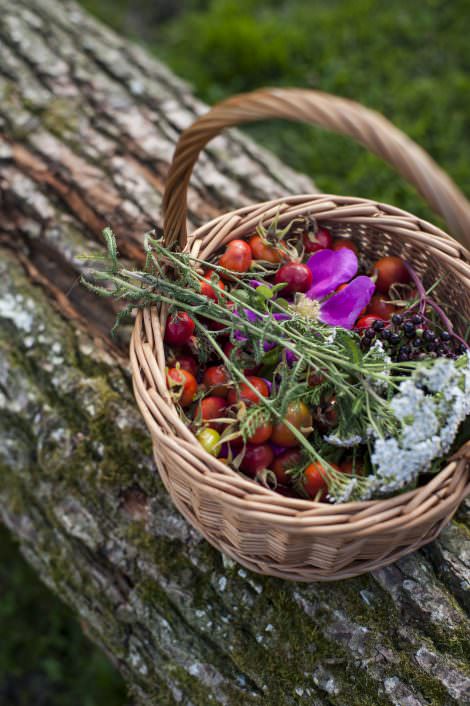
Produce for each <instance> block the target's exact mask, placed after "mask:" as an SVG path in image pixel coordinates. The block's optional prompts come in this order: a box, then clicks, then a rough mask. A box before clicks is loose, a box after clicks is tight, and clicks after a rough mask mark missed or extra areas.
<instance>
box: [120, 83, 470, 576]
mask: <svg viewBox="0 0 470 706" xmlns="http://www.w3.org/2000/svg"><path fill="white" fill-rule="evenodd" d="M269 116H278V117H279V116H280V117H290V118H293V119H296V120H304V121H306V122H314V123H317V124H321V125H325V126H327V127H330V128H331V129H334V130H336V131H338V132H345V133H346V134H350V135H352V136H354V137H355V138H356V139H358V140H359V141H360V142H362V143H363V144H365V145H367V146H368V147H369V148H370V149H371V150H373V151H374V152H376V153H377V154H380V155H381V156H382V157H384V158H386V159H387V160H388V161H389V162H390V163H392V164H393V165H394V166H395V167H397V169H398V170H399V171H400V172H401V173H402V174H403V175H404V176H406V177H407V178H408V179H409V180H410V181H411V182H412V183H414V184H415V185H416V186H417V187H418V188H419V190H420V191H421V193H423V195H425V197H426V198H427V200H428V201H429V202H430V203H431V204H432V205H433V206H434V207H435V209H436V210H437V211H439V212H440V213H441V214H443V215H444V216H445V218H446V220H447V222H448V223H451V224H452V228H453V231H454V232H456V233H457V234H458V235H459V237H460V239H461V240H462V241H463V242H465V243H467V242H468V241H467V240H466V238H468V237H469V234H470V205H469V204H468V202H467V201H466V200H465V198H464V197H463V195H462V194H461V193H460V192H459V190H458V189H457V187H456V186H455V185H454V184H453V182H451V181H450V179H449V178H448V177H447V176H446V175H445V174H444V173H443V172H442V171H441V170H440V169H439V168H438V167H437V165H435V163H434V162H433V161H432V160H431V158H430V157H428V156H427V155H426V153H424V152H423V151H422V150H421V149H420V148H419V147H418V146H417V145H415V144H414V143H413V142H411V141H410V140H409V139H408V138H406V137H405V136H404V135H403V134H402V133H400V132H399V131H398V130H397V129H396V128H394V127H393V126H391V125H390V123H388V122H387V121H385V119H383V118H381V117H380V116H378V115H377V114H375V113H373V112H372V111H369V110H367V109H365V108H362V107H361V106H358V105H357V104H355V103H352V102H350V101H345V100H343V99H339V98H335V97H332V96H326V95H325V94H318V93H315V92H313V91H297V90H295V89H283V90H266V91H258V92H255V93H253V94H247V95H245V96H240V97H236V98H233V99H230V100H229V101H225V102H224V103H222V104H219V106H216V107H215V108H213V109H212V110H211V111H209V113H207V114H206V115H204V116H202V117H201V118H199V119H198V120H197V121H196V123H195V124H194V125H193V126H192V127H191V128H189V129H188V130H186V132H185V133H183V135H182V136H181V139H180V141H179V143H178V145H177V148H176V152H175V156H174V160H173V164H172V166H171V169H170V174H169V178H168V182H167V188H166V192H165V195H164V216H165V238H166V241H167V244H172V243H175V242H177V241H179V243H180V245H182V246H183V247H184V248H185V250H186V251H187V252H191V254H193V255H194V256H198V257H201V258H204V259H206V258H208V257H209V256H210V255H211V254H212V253H214V252H215V251H217V250H218V249H220V248H221V247H223V246H224V245H225V244H226V243H228V242H229V241H230V240H232V239H234V238H244V237H248V236H249V235H251V234H252V233H253V231H254V229H255V227H256V226H257V224H258V223H259V221H260V220H262V221H263V223H264V224H265V225H268V224H269V223H270V222H271V220H272V219H273V217H275V216H276V215H279V214H280V216H279V222H280V223H281V224H283V223H287V222H289V221H290V220H292V218H294V217H295V216H297V215H306V214H309V215H312V216H314V217H315V218H316V219H317V220H318V221H319V222H320V223H321V225H324V226H326V227H327V228H329V229H330V230H331V231H332V233H333V235H335V236H341V237H350V238H352V239H353V240H354V241H355V242H356V243H357V245H358V247H359V250H360V252H361V253H363V254H364V255H365V256H367V257H370V258H371V259H372V260H374V259H377V258H379V257H381V256H383V255H386V254H393V255H399V256H401V257H403V258H405V259H407V260H408V261H409V262H411V263H412V265H413V267H414V268H415V270H416V271H417V272H418V274H419V275H420V276H421V277H422V279H423V281H424V284H425V286H429V285H430V284H432V283H434V282H435V281H436V280H437V279H439V278H441V277H443V281H442V282H441V283H440V284H439V285H438V287H437V288H436V290H435V291H434V296H435V298H436V299H437V300H438V301H439V302H440V303H441V304H442V305H443V306H444V307H447V308H448V309H449V308H450V307H451V306H452V305H454V306H455V305H456V304H457V305H458V309H459V312H460V314H461V315H464V317H465V318H467V319H470V264H469V263H470V256H469V253H468V251H467V250H466V249H465V247H464V246H462V245H461V244H460V243H459V242H457V241H455V240H454V239H452V238H451V237H450V236H448V235H447V234H446V233H444V232H443V231H442V230H440V229H439V228H437V227H435V226H433V225H431V224H429V223H427V222H424V221H422V220H421V219H418V218H416V217H414V216H412V215H411V214H409V213H406V212H404V211H402V210H400V209H398V208H395V207H392V206H387V205H385V204H380V203H377V202H374V201H370V200H366V199H360V198H350V197H338V196H330V195H318V196H313V195H311V194H307V195H300V196H292V197H287V198H285V199H278V200H276V201H269V202H265V203H262V204H255V205H253V206H248V207H244V208H241V209H238V210H237V211H233V212H231V213H228V214H224V215H222V216H220V217H218V218H216V219H214V220H213V221H211V222H210V223H207V224H205V225H204V226H202V227H201V228H199V229H198V230H197V231H195V232H194V233H192V234H191V235H190V236H188V235H187V232H186V191H187V186H188V183H189V179H190V175H191V172H192V168H193V165H194V163H195V161H196V159H197V156H198V154H199V152H200V150H201V149H202V148H203V146H204V145H205V144H206V143H207V142H208V141H209V140H210V139H211V138H212V137H213V136H215V135H216V134H217V133H218V132H220V130H221V129H223V128H224V127H226V126H228V125H233V124H235V123H238V122H246V121H248V120H255V119H260V118H263V117H269ZM449 275H450V276H449ZM167 311H168V310H167V308H166V307H164V306H162V307H159V308H156V307H152V308H147V309H144V310H143V311H140V312H139V313H138V315H137V319H136V323H135V328H134V332H133V335H132V340H131V347H130V356H131V367H132V373H133V383H134V391H135V396H136V400H137V403H138V405H139V408H140V410H141V412H142V414H143V416H144V419H145V421H146V424H147V426H148V428H149V431H150V433H151V436H152V440H153V449H154V455H155V460H156V464H157V468H158V471H159V473H160V476H161V478H162V480H163V483H164V484H165V487H166V488H167V490H168V492H169V493H170V495H171V497H172V499H173V501H174V503H175V505H176V506H177V507H178V509H179V510H180V512H181V513H182V514H183V515H184V516H185V517H186V518H187V519H188V521H189V522H190V523H191V524H192V525H193V526H194V527H195V528H196V529H198V530H199V531H200V532H201V534H202V535H204V537H206V539H207V540H208V541H209V542H210V543H211V544H213V545H214V546H215V547H217V548H218V549H220V550H221V551H223V552H224V553H225V554H227V555H229V556H231V557H232V558H234V559H236V560H237V561H238V562H239V563H241V564H243V565H244V566H246V567H248V568H250V569H252V570H254V571H257V572H260V573H264V574H270V575H273V576H279V577H282V578H288V579H294V580H301V581H312V580H332V579H340V578H346V577H350V576H354V575H357V574H361V573H364V572H365V571H369V570H371V569H375V568H378V567H380V566H383V565H386V564H389V563H391V562H393V561H394V560H396V559H397V558H399V557H400V556H402V555H404V554H407V553H409V552H412V551H414V550H415V549H417V548H418V547H420V546H422V545H423V544H426V543H427V542H429V541H431V540H432V539H434V538H435V537H436V536H437V535H438V534H439V532H440V530H441V529H442V527H443V526H444V525H445V524H446V523H447V522H448V521H449V519H450V518H451V516H452V515H453V513H454V512H455V510H456V509H457V507H458V505H459V503H460V502H461V500H462V499H463V498H464V497H465V495H466V494H467V493H468V492H470V483H469V467H470V443H467V444H466V445H464V446H463V447H462V448H461V449H460V450H459V451H458V452H457V453H456V454H455V456H454V457H453V458H452V459H450V460H449V462H448V463H447V465H446V466H445V467H444V468H443V469H442V470H441V471H440V472H439V473H438V474H437V475H436V476H434V477H433V478H432V480H431V481H430V482H428V483H427V484H426V485H423V486H422V487H419V488H417V489H416V490H411V491H409V492H406V493H402V494H400V495H397V496H394V497H392V498H388V499H385V500H370V501H364V502H350V503H343V504H338V505H330V504H326V503H315V502H313V501H310V500H303V499H296V498H288V497H285V496H282V495H279V494H278V493H276V492H274V491H272V490H270V489H267V488H264V487H262V486H260V485H259V484H257V483H255V482H254V481H252V480H250V479H249V478H247V477H245V476H243V475H241V474H240V473H238V472H236V471H234V470H232V469H231V468H230V467H228V466H226V465H225V464H224V463H222V462H221V461H219V460H218V459H216V458H214V457H213V456H211V455H210V454H208V453H207V452H206V451H205V450H204V449H203V448H202V447H201V446H200V444H199V443H198V442H197V440H196V439H195V437H194V436H193V434H192V433H191V432H190V431H189V429H188V428H187V427H186V426H185V424H184V423H183V422H182V421H181V419H180V418H179V416H178V413H177V411H176V408H175V406H174V404H173V402H172V400H171V398H170V395H169V392H168V389H167V385H166V374H165V365H166V363H165V354H164V347H163V340H162V331H164V326H165V322H166V316H167Z"/></svg>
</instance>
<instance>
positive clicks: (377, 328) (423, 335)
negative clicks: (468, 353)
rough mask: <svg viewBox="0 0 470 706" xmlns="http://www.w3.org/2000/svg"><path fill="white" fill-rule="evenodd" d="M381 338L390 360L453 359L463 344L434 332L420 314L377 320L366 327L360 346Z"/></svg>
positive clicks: (441, 332) (445, 333)
mask: <svg viewBox="0 0 470 706" xmlns="http://www.w3.org/2000/svg"><path fill="white" fill-rule="evenodd" d="M376 340H380V341H382V343H383V346H384V348H385V350H386V351H387V352H388V353H389V355H390V357H391V359H392V361H393V362H405V361H409V360H422V359H424V358H438V357H439V358H442V357H443V358H452V359H456V358H458V356H459V355H461V354H462V353H464V352H465V350H466V347H465V345H464V344H463V343H461V342H460V341H459V339H458V338H456V337H455V336H453V335H452V334H451V333H449V332H448V331H445V330H444V331H440V332H436V331H434V330H433V329H432V328H430V327H429V325H428V324H427V323H426V320H425V318H424V317H423V316H421V314H411V315H408V316H405V315H402V314H393V316H392V317H391V320H390V321H388V322H387V321H382V320H381V319H377V320H376V321H374V322H373V324H372V326H370V327H369V328H367V329H365V331H364V333H363V338H362V341H361V346H362V348H363V349H364V350H367V349H368V348H370V346H371V345H372V344H373V343H374V341H376Z"/></svg>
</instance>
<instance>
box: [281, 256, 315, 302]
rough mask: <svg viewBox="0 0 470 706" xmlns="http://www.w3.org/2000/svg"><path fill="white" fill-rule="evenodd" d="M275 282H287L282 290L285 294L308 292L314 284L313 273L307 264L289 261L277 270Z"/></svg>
mask: <svg viewBox="0 0 470 706" xmlns="http://www.w3.org/2000/svg"><path fill="white" fill-rule="evenodd" d="M274 282H275V283H276V284H281V283H285V284H286V286H285V287H284V289H283V290H282V293H283V294H294V293H295V292H306V291H308V290H309V289H310V287H311V286H312V283H313V275H312V273H311V271H310V269H309V268H308V267H307V265H303V264H302V263H300V262H288V263H287V265H283V266H282V267H281V268H279V270H278V271H277V272H276V276H275V278H274Z"/></svg>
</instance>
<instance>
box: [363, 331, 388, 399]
mask: <svg viewBox="0 0 470 706" xmlns="http://www.w3.org/2000/svg"><path fill="white" fill-rule="evenodd" d="M366 359H367V360H369V359H372V360H374V361H381V362H382V363H383V371H382V374H383V375H385V376H387V377H388V376H389V375H390V369H391V367H392V359H391V358H390V356H389V355H388V354H387V353H386V351H385V348H384V346H383V343H382V341H379V339H376V340H375V342H374V345H373V346H371V347H370V348H369V350H368V351H367V353H366ZM366 380H367V381H368V383H369V385H370V386H371V387H372V388H373V389H374V390H376V392H379V393H380V392H385V391H386V390H387V387H388V385H387V380H379V379H377V378H375V377H372V376H367V377H366Z"/></svg>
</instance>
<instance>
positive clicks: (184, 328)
mask: <svg viewBox="0 0 470 706" xmlns="http://www.w3.org/2000/svg"><path fill="white" fill-rule="evenodd" d="M194 328H195V323H194V321H193V320H192V318H191V317H190V316H189V314H187V313H186V312H185V311H176V312H175V313H173V314H170V316H169V317H168V319H167V322H166V328H165V343H169V344H170V346H183V345H184V344H185V343H187V342H188V341H189V339H190V338H191V336H192V335H193V333H194Z"/></svg>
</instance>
